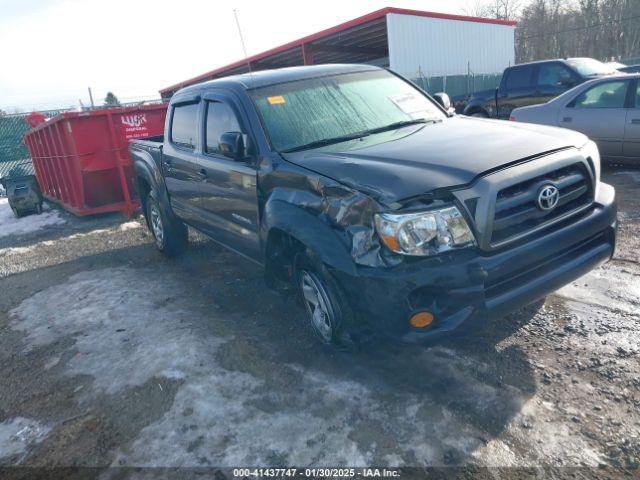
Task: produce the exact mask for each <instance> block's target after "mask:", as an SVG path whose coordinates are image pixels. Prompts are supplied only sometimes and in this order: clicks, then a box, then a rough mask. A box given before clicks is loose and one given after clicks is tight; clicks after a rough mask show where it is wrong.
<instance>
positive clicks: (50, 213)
mask: <svg viewBox="0 0 640 480" xmlns="http://www.w3.org/2000/svg"><path fill="white" fill-rule="evenodd" d="M43 208H44V211H43V212H42V213H41V214H40V215H35V214H33V215H27V216H24V217H22V218H16V217H15V215H14V214H13V212H12V211H11V207H10V206H9V200H8V199H7V198H0V237H5V236H8V235H22V234H25V233H31V232H35V231H37V230H40V229H42V228H44V227H48V226H51V225H60V224H63V223H65V220H64V219H63V218H62V217H61V216H60V213H59V212H58V211H57V210H51V209H50V208H49V206H48V205H46V204H44V205H43Z"/></svg>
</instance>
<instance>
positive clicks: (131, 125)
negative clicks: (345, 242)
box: [121, 113, 148, 139]
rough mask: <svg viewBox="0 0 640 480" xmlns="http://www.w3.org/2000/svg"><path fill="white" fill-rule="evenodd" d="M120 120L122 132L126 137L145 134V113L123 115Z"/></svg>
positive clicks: (136, 136)
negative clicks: (122, 126)
mask: <svg viewBox="0 0 640 480" xmlns="http://www.w3.org/2000/svg"><path fill="white" fill-rule="evenodd" d="M121 120H122V124H123V125H124V133H125V137H126V138H127V139H129V138H139V137H144V136H146V135H147V133H148V130H147V116H146V115H145V114H143V113H142V114H138V115H123V116H122V117H121Z"/></svg>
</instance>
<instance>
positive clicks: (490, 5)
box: [464, 0, 522, 20]
mask: <svg viewBox="0 0 640 480" xmlns="http://www.w3.org/2000/svg"><path fill="white" fill-rule="evenodd" d="M521 7H522V0H484V1H482V0H476V1H475V3H473V4H469V5H467V7H465V9H464V11H465V13H466V14H467V15H472V16H474V17H484V18H497V19H500V20H516V19H517V18H518V15H519V12H520V9H521Z"/></svg>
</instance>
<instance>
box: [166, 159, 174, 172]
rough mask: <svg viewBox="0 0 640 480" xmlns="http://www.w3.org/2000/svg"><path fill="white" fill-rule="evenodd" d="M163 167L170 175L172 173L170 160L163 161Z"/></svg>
mask: <svg viewBox="0 0 640 480" xmlns="http://www.w3.org/2000/svg"><path fill="white" fill-rule="evenodd" d="M164 166H165V167H166V168H167V172H169V173H171V172H172V171H173V164H172V162H171V160H165V161H164Z"/></svg>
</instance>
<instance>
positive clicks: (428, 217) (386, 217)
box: [375, 207, 475, 256]
mask: <svg viewBox="0 0 640 480" xmlns="http://www.w3.org/2000/svg"><path fill="white" fill-rule="evenodd" d="M375 222H376V230H377V231H378V235H379V236H380V238H381V239H382V241H383V242H384V244H385V245H386V246H387V247H389V249H391V250H392V251H394V252H396V253H400V254H402V255H415V256H426V255H435V254H436V253H440V252H446V251H447V250H452V249H454V248H462V247H468V246H471V245H475V238H474V237H473V233H471V230H470V229H469V225H467V222H466V221H465V219H464V217H463V216H462V214H461V213H460V211H459V210H458V209H457V208H456V207H447V208H443V209H440V210H431V211H428V212H419V213H407V214H400V215H396V214H392V213H379V214H376V216H375Z"/></svg>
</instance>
